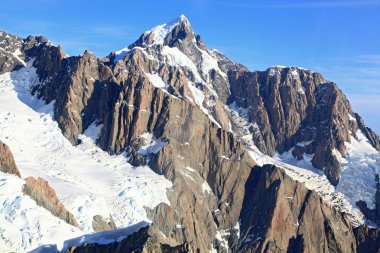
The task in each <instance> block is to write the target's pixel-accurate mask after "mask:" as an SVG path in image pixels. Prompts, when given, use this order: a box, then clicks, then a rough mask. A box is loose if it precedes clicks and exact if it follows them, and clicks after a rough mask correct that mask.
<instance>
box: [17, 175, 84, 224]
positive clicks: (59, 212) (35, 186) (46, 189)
mask: <svg viewBox="0 0 380 253" xmlns="http://www.w3.org/2000/svg"><path fill="white" fill-rule="evenodd" d="M23 191H24V193H25V194H26V195H29V196H30V197H31V198H32V199H33V200H34V201H36V203H37V204H38V205H39V206H42V207H44V208H45V209H47V210H48V211H49V212H51V213H52V214H53V215H54V216H57V217H58V218H60V219H62V220H64V221H65V222H67V223H68V224H71V225H73V226H76V227H78V226H79V225H78V223H77V221H76V220H75V218H74V216H73V215H72V214H71V213H70V212H69V211H67V210H66V209H65V207H64V206H63V204H62V203H61V202H60V201H59V199H58V198H57V195H56V194H55V191H54V189H53V188H51V187H50V185H49V183H48V182H47V181H46V180H44V179H42V178H38V179H35V178H33V177H28V178H26V179H25V185H24V189H23Z"/></svg>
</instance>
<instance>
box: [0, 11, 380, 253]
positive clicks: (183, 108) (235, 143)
mask: <svg viewBox="0 0 380 253" xmlns="http://www.w3.org/2000/svg"><path fill="white" fill-rule="evenodd" d="M1 36H2V37H4V38H6V39H3V40H5V41H6V42H4V43H3V44H2V45H6V46H7V49H6V52H7V53H6V54H3V55H0V59H1V61H0V64H1V62H2V61H4V62H5V63H8V62H9V63H8V64H6V65H7V67H1V71H3V72H6V71H10V70H13V69H16V68H17V66H21V67H22V66H23V65H25V62H30V63H32V65H33V67H35V68H36V72H37V74H38V76H39V82H38V83H36V84H35V85H34V86H33V87H32V90H31V93H32V94H33V95H36V96H38V97H39V98H41V99H43V100H44V101H45V102H46V103H50V102H53V101H54V116H55V119H56V121H57V123H58V125H59V127H60V129H61V130H62V133H63V135H64V136H65V137H66V138H67V139H68V140H69V141H70V142H71V143H72V144H73V145H77V144H79V142H80V139H79V135H80V134H82V133H83V132H84V131H85V130H86V129H87V128H88V127H89V126H90V125H91V124H92V123H95V124H96V125H100V126H101V132H100V135H99V136H98V138H97V140H96V142H97V144H98V145H99V146H100V147H101V148H102V149H103V150H105V151H107V152H108V153H109V154H121V153H123V152H126V155H127V156H128V157H129V159H130V160H129V162H130V163H131V164H132V165H134V166H139V165H149V166H150V168H152V170H154V171H155V172H156V173H158V174H161V175H164V176H165V177H166V178H167V179H169V180H170V181H171V182H172V183H173V187H172V189H171V191H169V192H168V193H167V195H168V199H169V201H170V205H168V204H163V203H162V204H160V205H158V206H157V207H156V208H154V209H148V208H146V212H147V216H148V217H149V219H150V220H151V221H152V222H153V224H154V225H153V226H152V227H150V228H147V229H143V230H141V231H139V232H138V233H137V234H135V235H134V236H130V237H128V238H127V239H125V240H123V241H122V242H119V243H112V244H108V245H97V244H89V245H83V246H81V247H77V248H75V247H73V248H71V249H69V252H130V251H132V252H133V251H136V252H183V251H186V252H208V251H211V250H216V251H217V252H357V251H358V249H359V248H360V250H362V248H368V247H374V248H376V247H378V246H376V244H375V243H373V241H374V239H373V238H377V237H376V233H377V232H372V230H371V232H369V230H368V228H365V229H367V230H365V231H364V230H363V231H361V230H360V231H359V230H358V231H359V232H357V231H356V232H355V231H353V228H352V226H351V223H350V221H349V220H348V219H347V217H346V216H345V215H344V214H342V213H341V212H339V211H337V210H335V209H334V208H332V207H331V206H329V205H327V204H326V203H324V202H323V201H322V200H321V198H320V197H319V196H318V195H317V194H316V193H314V192H312V191H310V190H308V189H307V188H306V187H305V186H304V185H302V184H301V183H299V182H297V181H294V180H292V179H291V178H289V177H288V176H286V175H285V172H283V171H282V170H281V169H280V168H276V167H273V166H264V167H258V166H255V161H254V160H253V159H252V158H251V157H250V156H249V153H248V152H247V150H246V149H249V148H252V147H253V146H255V147H257V148H258V149H259V150H260V151H261V152H263V153H264V154H267V155H270V156H272V155H274V154H275V152H276V151H277V152H284V151H288V150H291V151H292V154H293V155H294V156H295V157H296V158H297V159H302V158H303V157H304V155H305V154H308V155H313V159H312V163H313V165H314V166H315V167H317V168H319V169H321V170H323V171H324V173H325V174H326V176H327V177H328V179H329V180H330V182H331V183H332V184H334V185H336V184H337V183H338V181H339V177H340V173H341V164H340V163H341V159H340V158H341V157H342V156H343V157H344V156H345V153H346V150H345V149H346V146H345V143H346V142H350V140H351V139H350V138H351V136H354V137H355V133H356V132H357V130H360V131H362V132H363V134H364V135H365V136H366V137H367V139H368V140H369V141H370V142H371V144H372V146H373V147H375V148H376V149H377V150H379V148H380V146H379V145H380V141H379V138H378V136H376V134H375V133H374V132H372V131H371V130H370V129H369V128H367V127H366V126H365V124H364V122H363V120H362V119H361V118H360V116H359V115H357V114H355V113H354V112H353V111H352V109H351V106H350V104H349V102H348V100H347V98H346V97H345V96H344V94H343V93H342V91H341V90H340V89H339V88H338V87H337V85H336V84H334V83H331V82H328V81H327V80H325V79H324V78H323V77H322V76H321V75H320V74H318V73H314V72H312V71H309V70H304V69H300V68H294V67H291V68H285V67H273V68H269V69H268V70H267V71H263V72H260V71H255V72H250V71H248V69H247V68H245V67H244V66H242V65H240V64H237V63H235V62H233V61H231V60H229V59H228V58H227V57H225V56H224V55H223V54H221V53H219V52H217V51H211V50H208V49H207V48H206V46H205V44H204V43H203V41H202V38H201V37H200V36H199V35H196V34H195V33H194V32H193V31H192V28H191V26H190V23H189V21H188V20H187V19H186V18H185V17H183V16H181V17H180V18H178V19H176V20H173V21H172V22H170V23H168V24H165V25H162V26H158V27H156V28H154V29H152V30H150V31H148V32H145V33H144V34H142V35H141V37H140V38H139V39H138V40H137V41H136V42H135V43H133V44H131V45H130V46H129V47H128V48H125V49H123V50H121V51H118V52H113V53H111V54H110V55H109V56H108V57H106V58H105V59H102V60H100V59H98V58H97V57H96V56H94V55H93V54H92V53H91V52H89V51H85V52H84V54H83V55H81V56H75V57H67V56H66V55H65V54H64V52H63V51H62V49H61V48H60V47H55V46H53V45H51V44H50V42H49V41H47V40H46V38H44V37H32V36H30V37H28V38H27V39H24V40H22V39H19V38H17V37H12V36H11V37H7V35H6V34H5V33H1ZM0 38H1V37H0ZM4 48H5V47H4ZM4 50H5V49H4ZM4 50H3V51H4ZM17 50H19V51H20V53H18V51H17ZM16 51H17V55H19V56H18V57H19V58H20V62H17V57H16V56H17V55H16V56H15V52H16ZM9 52H12V53H11V54H9ZM20 64H21V65H20ZM4 66H5V65H4ZM237 108H238V109H239V110H240V111H241V110H243V111H245V112H246V113H245V114H244V120H245V121H246V123H247V125H248V127H246V128H245V131H240V130H239V127H240V126H239V122H237V121H236V120H235V118H234V114H236V109H237ZM247 136H248V137H247ZM25 191H26V192H27V194H29V195H31V196H32V198H34V199H35V200H36V201H37V203H41V205H44V206H45V207H46V208H47V209H48V210H50V211H51V212H52V213H53V214H54V215H56V216H58V217H60V218H62V219H64V220H65V221H66V222H68V223H70V224H72V225H74V226H77V223H76V221H75V218H74V217H73V216H72V215H71V214H70V213H69V212H67V210H65V209H64V207H63V206H62V205H61V204H60V203H59V201H58V199H57V197H56V196H55V193H54V191H53V190H52V189H51V188H50V187H49V186H48V184H47V182H46V181H43V180H42V179H38V180H35V179H33V178H28V179H27V184H26V187H25ZM379 203H380V202H379ZM92 224H93V227H94V230H96V231H102V230H108V229H113V228H115V224H112V223H111V224H110V223H108V222H106V221H105V220H104V219H103V218H102V217H100V216H96V217H93V223H92ZM359 235H360V236H359ZM357 238H360V239H357ZM358 245H359V246H358ZM363 245H364V246H363ZM360 250H359V252H360Z"/></svg>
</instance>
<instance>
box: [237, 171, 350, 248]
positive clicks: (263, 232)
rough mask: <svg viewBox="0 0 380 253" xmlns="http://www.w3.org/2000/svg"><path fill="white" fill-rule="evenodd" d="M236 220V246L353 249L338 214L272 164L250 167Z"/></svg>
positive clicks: (343, 219)
mask: <svg viewBox="0 0 380 253" xmlns="http://www.w3.org/2000/svg"><path fill="white" fill-rule="evenodd" d="M240 223H241V226H240V230H241V232H240V238H239V244H238V245H237V246H236V248H237V251H239V252H356V248H357V246H356V239H355V235H354V232H353V230H352V227H351V224H350V222H349V220H348V219H347V217H346V216H345V215H344V214H342V213H340V212H338V211H337V210H335V209H334V208H331V207H330V206H328V205H327V204H325V203H324V202H323V201H322V199H321V198H320V197H319V196H318V195H317V194H316V193H315V192H312V191H310V190H308V189H307V188H306V187H305V186H304V185H302V184H301V183H299V182H297V181H293V180H292V179H291V178H290V177H289V176H287V175H286V174H285V172H284V171H282V170H281V169H279V168H276V167H275V166H273V165H265V166H264V167H262V168H260V167H254V168H253V169H252V172H251V175H250V177H249V179H248V181H247V183H246V193H245V197H244V205H243V208H242V211H241V215H240ZM310 224H313V225H310Z"/></svg>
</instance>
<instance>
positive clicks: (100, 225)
mask: <svg viewBox="0 0 380 253" xmlns="http://www.w3.org/2000/svg"><path fill="white" fill-rule="evenodd" d="M92 228H93V229H94V231H95V232H101V231H107V230H113V229H116V224H115V222H114V220H113V219H112V216H110V221H109V222H107V221H106V220H104V219H103V217H102V216H100V215H95V216H94V217H93V220H92Z"/></svg>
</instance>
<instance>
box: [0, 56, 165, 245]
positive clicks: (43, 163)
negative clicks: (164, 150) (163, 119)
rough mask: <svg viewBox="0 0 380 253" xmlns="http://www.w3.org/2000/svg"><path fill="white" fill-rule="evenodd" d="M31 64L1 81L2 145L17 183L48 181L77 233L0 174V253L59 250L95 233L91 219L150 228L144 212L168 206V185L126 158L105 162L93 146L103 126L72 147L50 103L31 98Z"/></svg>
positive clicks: (105, 157) (33, 80)
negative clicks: (75, 224) (13, 164)
mask: <svg viewBox="0 0 380 253" xmlns="http://www.w3.org/2000/svg"><path fill="white" fill-rule="evenodd" d="M31 63H32V62H29V63H28V65H27V67H24V68H22V69H20V70H18V71H14V72H12V73H5V74H3V75H0V104H1V107H0V139H1V140H2V141H4V142H5V143H6V144H8V145H9V147H10V149H11V150H12V153H13V155H14V158H15V161H16V164H17V166H18V168H19V170H20V173H21V175H22V177H23V178H26V177H28V176H33V177H42V178H44V179H45V180H47V181H48V182H49V184H50V185H51V186H52V187H53V188H54V190H55V191H56V193H57V196H58V198H59V199H60V201H61V202H62V203H63V204H64V206H65V207H66V209H67V210H68V211H70V212H71V213H72V214H73V215H74V216H75V219H76V220H77V221H78V224H79V226H80V227H79V228H76V227H73V226H71V225H69V224H67V223H65V222H64V221H62V220H60V219H59V218H57V217H55V216H53V215H51V214H50V213H49V212H48V211H47V210H45V209H44V208H42V207H39V206H37V205H36V203H35V202H34V201H33V200H32V199H30V198H29V197H28V196H25V195H23V193H22V185H23V184H24V181H23V180H21V179H19V178H16V177H15V176H13V175H7V174H4V173H0V203H1V205H0V252H10V251H13V252H25V251H29V250H32V249H35V248H37V247H39V246H41V245H46V244H51V245H53V246H51V247H52V248H55V247H57V248H58V250H60V249H61V248H62V247H63V244H64V241H65V240H67V239H70V238H73V237H78V236H81V235H83V234H89V233H93V232H94V231H93V229H92V219H93V216H94V215H101V216H102V217H103V218H105V219H107V218H109V217H110V215H111V216H112V218H113V219H114V221H115V223H116V225H117V226H118V227H119V228H123V227H128V226H131V225H133V224H137V223H140V222H150V221H149V219H148V218H147V216H146V212H145V209H144V207H149V208H154V207H155V206H157V205H158V204H159V203H162V202H164V203H169V201H168V199H167V196H166V191H167V190H168V189H169V188H171V182H170V181H168V180H166V179H165V178H164V177H163V176H160V175H157V174H155V173H154V172H153V171H152V170H151V169H150V168H149V167H147V166H143V167H137V168H134V167H132V166H131V165H129V164H128V163H127V158H126V157H125V154H122V155H117V156H116V155H115V156H110V155H109V154H108V153H106V152H104V151H103V150H101V149H100V148H98V147H97V146H96V144H95V139H96V138H97V137H98V135H99V133H100V129H101V127H102V126H97V124H96V123H93V124H92V125H91V126H90V127H89V128H88V129H87V130H86V131H85V133H84V134H83V135H81V136H80V139H81V141H82V143H81V144H80V145H78V146H72V145H71V144H70V143H69V141H68V140H67V139H66V138H65V137H64V136H63V135H62V133H61V130H60V129H59V127H58V124H57V122H55V121H54V119H53V103H51V104H49V105H45V104H44V102H43V101H41V100H38V99H37V98H35V97H32V96H31V95H30V86H31V85H34V84H36V83H37V81H38V76H37V74H36V69H34V68H33V67H31ZM4 228H6V229H4ZM98 236H99V235H98ZM55 245H56V246H55ZM46 247H47V246H46ZM44 248H45V247H44ZM41 250H42V248H41Z"/></svg>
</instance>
